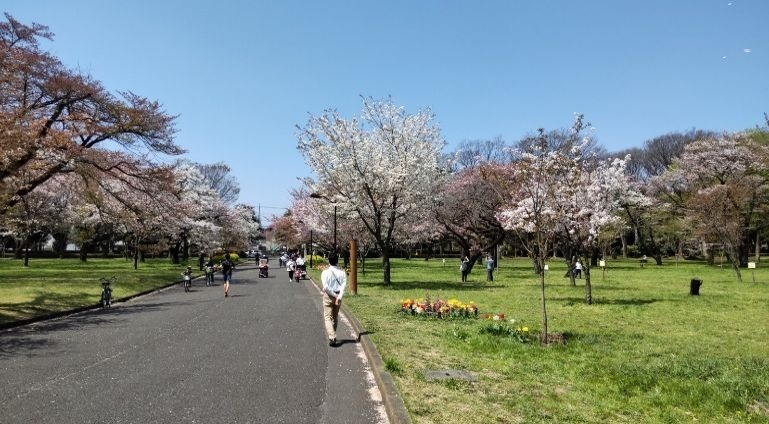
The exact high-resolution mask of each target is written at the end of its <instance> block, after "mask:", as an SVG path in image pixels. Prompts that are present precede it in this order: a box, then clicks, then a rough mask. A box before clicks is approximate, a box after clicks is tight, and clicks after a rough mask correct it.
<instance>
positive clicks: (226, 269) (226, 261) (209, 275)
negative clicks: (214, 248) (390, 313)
mask: <svg viewBox="0 0 769 424" xmlns="http://www.w3.org/2000/svg"><path fill="white" fill-rule="evenodd" d="M198 265H199V266H200V270H201V271H205V272H206V286H210V285H212V284H213V283H214V274H215V273H216V270H217V269H218V270H221V271H222V278H223V279H224V286H223V287H224V297H228V296H229V295H230V281H231V280H232V271H233V270H234V269H235V263H234V262H233V261H232V258H231V256H230V254H229V253H225V254H224V257H223V258H222V260H221V261H219V263H218V264H216V263H214V258H212V257H208V260H206V256H205V255H203V254H202V253H201V254H200V256H199V257H198Z"/></svg>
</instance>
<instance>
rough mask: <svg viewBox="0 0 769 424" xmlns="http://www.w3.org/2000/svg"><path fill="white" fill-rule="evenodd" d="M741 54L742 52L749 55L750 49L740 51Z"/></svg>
mask: <svg viewBox="0 0 769 424" xmlns="http://www.w3.org/2000/svg"><path fill="white" fill-rule="evenodd" d="M742 52H743V53H750V52H751V50H750V49H742Z"/></svg>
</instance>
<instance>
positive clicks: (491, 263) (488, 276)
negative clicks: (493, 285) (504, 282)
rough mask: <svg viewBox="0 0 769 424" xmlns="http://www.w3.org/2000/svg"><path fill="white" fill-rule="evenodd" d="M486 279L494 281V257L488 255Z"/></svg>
mask: <svg viewBox="0 0 769 424" xmlns="http://www.w3.org/2000/svg"><path fill="white" fill-rule="evenodd" d="M486 281H494V258H492V257H491V255H488V256H486Z"/></svg>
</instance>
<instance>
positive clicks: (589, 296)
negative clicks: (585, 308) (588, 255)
mask: <svg viewBox="0 0 769 424" xmlns="http://www.w3.org/2000/svg"><path fill="white" fill-rule="evenodd" d="M582 262H583V264H582V272H583V273H584V274H585V305H592V304H593V285H592V284H591V283H590V266H591V265H590V263H589V261H585V259H584V258H583V259H582Z"/></svg>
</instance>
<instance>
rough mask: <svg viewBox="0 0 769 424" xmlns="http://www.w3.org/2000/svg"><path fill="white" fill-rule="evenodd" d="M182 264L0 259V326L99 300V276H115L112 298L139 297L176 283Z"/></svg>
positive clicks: (159, 260) (164, 260)
mask: <svg viewBox="0 0 769 424" xmlns="http://www.w3.org/2000/svg"><path fill="white" fill-rule="evenodd" d="M183 268H184V267H183V266H182V265H172V264H170V263H169V261H168V259H153V260H149V259H148V260H147V261H146V262H144V263H140V264H139V267H138V269H136V270H134V269H133V268H132V263H131V262H130V261H127V260H125V259H96V258H94V259H90V258H89V259H88V262H85V263H83V262H80V261H79V260H77V259H31V260H30V262H29V267H27V268H25V267H23V266H22V262H21V261H20V260H15V259H8V258H4V259H0V324H2V323H8V322H10V321H14V320H20V319H25V318H31V317H34V316H38V315H44V314H47V313H51V312H60V311H66V310H70V309H73V308H77V307H80V306H85V305H93V304H96V303H98V302H99V299H100V297H101V284H100V282H99V279H100V278H101V277H110V276H113V275H114V276H116V277H117V282H116V283H115V284H114V285H113V292H112V295H113V296H114V297H115V298H120V297H125V296H129V295H132V294H136V293H140V292H142V291H145V290H149V289H153V288H156V287H162V286H165V285H167V284H169V283H170V282H173V281H178V280H179V279H180V278H181V276H180V274H181V272H182V270H183Z"/></svg>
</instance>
